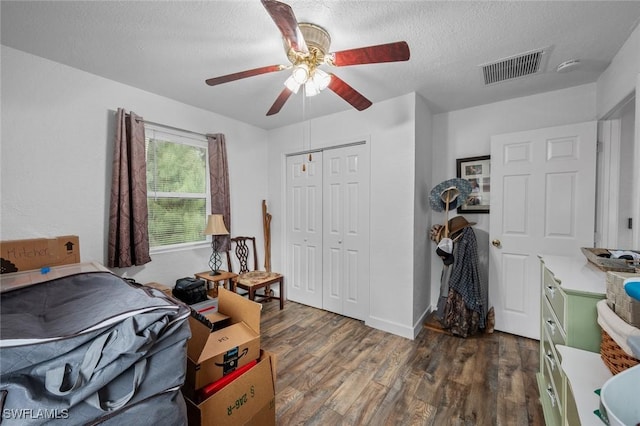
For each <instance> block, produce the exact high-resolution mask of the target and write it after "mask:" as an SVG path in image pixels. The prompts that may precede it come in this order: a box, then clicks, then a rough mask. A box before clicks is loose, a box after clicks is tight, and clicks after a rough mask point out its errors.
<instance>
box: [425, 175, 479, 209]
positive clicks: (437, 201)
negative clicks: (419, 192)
mask: <svg viewBox="0 0 640 426" xmlns="http://www.w3.org/2000/svg"><path fill="white" fill-rule="evenodd" d="M469 194H471V183H469V181H468V180H465V179H461V178H453V179H449V180H445V181H444V182H441V183H439V184H438V185H436V186H434V187H433V189H432V190H431V193H430V194H429V204H430V205H431V208H432V209H433V210H435V211H437V212H441V211H444V210H445V209H446V207H447V204H446V202H447V197H448V198H449V210H453V209H457V208H458V207H460V206H461V205H462V204H464V202H465V201H466V200H467V198H468V197H469Z"/></svg>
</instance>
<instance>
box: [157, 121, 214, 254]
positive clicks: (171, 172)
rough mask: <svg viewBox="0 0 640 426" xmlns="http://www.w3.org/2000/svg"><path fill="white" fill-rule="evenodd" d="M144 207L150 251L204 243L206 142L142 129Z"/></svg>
mask: <svg viewBox="0 0 640 426" xmlns="http://www.w3.org/2000/svg"><path fill="white" fill-rule="evenodd" d="M145 132H146V135H147V137H146V156H147V205H148V207H149V244H150V247H151V248H170V247H177V246H180V245H185V244H193V243H200V242H204V241H206V236H205V235H203V231H204V228H205V225H206V218H207V212H208V211H209V202H208V199H209V197H208V192H209V185H208V181H209V179H208V176H209V168H208V160H207V159H208V154H207V143H206V141H205V140H204V138H203V140H195V139H193V138H191V137H185V136H181V135H177V134H176V135H174V134H171V133H167V132H161V131H158V130H154V129H149V128H146V129H145Z"/></svg>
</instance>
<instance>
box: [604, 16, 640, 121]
mask: <svg viewBox="0 0 640 426" xmlns="http://www.w3.org/2000/svg"><path fill="white" fill-rule="evenodd" d="M639 72H640V26H636V28H635V30H634V31H633V33H632V34H631V35H630V36H629V38H628V39H627V41H625V43H624V45H623V46H622V47H621V48H620V50H619V51H618V53H616V55H615V56H614V58H613V60H612V61H611V64H609V66H608V67H607V69H606V70H605V71H604V72H603V73H602V74H601V75H600V77H599V78H598V81H597V84H598V89H597V108H598V118H602V117H604V116H606V115H607V114H608V113H609V112H611V111H612V110H614V109H615V107H616V106H617V105H618V104H619V103H620V102H621V101H622V100H623V99H625V98H626V97H627V96H628V95H629V94H630V93H633V91H634V90H635V89H636V80H637V77H638V73H639ZM637 98H638V97H636V99H637Z"/></svg>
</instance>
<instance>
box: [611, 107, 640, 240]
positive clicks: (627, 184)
mask: <svg viewBox="0 0 640 426" xmlns="http://www.w3.org/2000/svg"><path fill="white" fill-rule="evenodd" d="M635 114H636V107H635V103H633V102H629V103H628V104H627V105H626V106H625V107H624V109H623V111H622V112H621V116H620V170H618V173H619V181H618V194H619V198H618V199H619V205H618V230H617V231H618V232H617V236H618V244H617V245H616V246H615V247H619V248H631V247H633V233H632V230H631V229H629V228H628V219H629V218H631V217H633V199H632V197H629V194H632V193H633V173H634V172H633V170H634V145H635V143H634V138H635V118H636V117H635ZM639 124H640V123H639ZM605 208H606V206H605ZM636 225H637V224H636ZM611 248H614V247H611Z"/></svg>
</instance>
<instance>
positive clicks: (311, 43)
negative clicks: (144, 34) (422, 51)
mask: <svg viewBox="0 0 640 426" xmlns="http://www.w3.org/2000/svg"><path fill="white" fill-rule="evenodd" d="M260 1H261V2H262V5H263V6H264V7H265V9H266V10H267V13H269V15H270V16H271V18H272V19H273V21H274V22H275V24H276V25H277V27H278V29H279V30H280V32H281V33H282V37H283V41H284V48H285V51H286V53H287V58H288V59H289V61H290V62H291V64H290V65H269V66H266V67H260V68H255V69H251V70H247V71H241V72H237V73H233V74H227V75H223V76H220V77H214V78H210V79H207V80H206V83H207V84H208V85H209V86H215V85H218V84H222V83H228V82H231V81H235V80H240V79H242V78H247V77H253V76H256V75H261V74H267V73H272V72H277V71H282V70H292V72H291V75H290V76H289V78H287V80H286V81H285V88H284V89H283V90H282V92H281V93H280V95H278V97H277V99H276V101H275V102H274V103H273V105H272V106H271V108H270V109H269V111H268V112H267V115H273V114H277V113H278V112H279V111H280V110H281V109H282V107H283V106H284V104H285V102H287V100H288V99H289V97H290V96H291V95H292V94H294V93H297V92H298V90H299V89H300V87H303V88H304V89H303V90H304V92H305V94H306V96H314V95H316V94H318V93H320V91H322V90H324V89H326V88H329V90H331V91H332V92H334V93H335V94H337V95H338V96H340V97H341V98H342V99H344V100H345V101H347V102H348V103H349V104H350V105H352V106H353V107H354V108H356V109H357V110H359V111H362V110H364V109H366V108H369V107H370V106H371V101H370V100H369V99H367V98H365V97H364V96H363V95H362V94H361V93H359V92H358V91H357V90H355V89H354V88H353V87H351V86H349V85H348V84H347V83H345V82H344V81H343V80H341V79H340V78H339V77H338V76H336V75H335V74H332V73H327V72H325V71H323V70H322V69H320V68H319V67H320V66H321V65H324V64H327V65H331V66H336V67H343V66H348V65H360V64H375V63H382V62H397V61H407V60H409V45H408V44H407V43H406V42H405V41H398V42H395V43H387V44H380V45H376V46H368V47H360V48H356V49H349V50H342V51H339V52H329V45H330V44H331V37H330V36H329V33H328V32H327V30H325V29H324V28H322V27H320V26H318V25H315V24H311V23H304V22H300V23H298V20H297V19H296V17H295V15H294V13H293V10H292V9H291V7H290V6H289V5H288V4H285V3H282V2H279V1H276V0H260Z"/></svg>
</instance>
